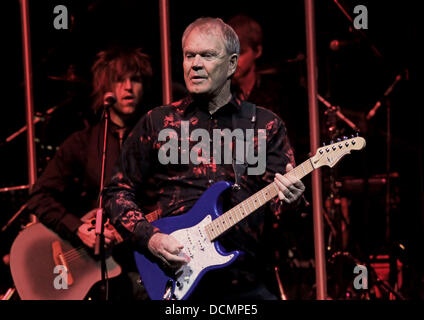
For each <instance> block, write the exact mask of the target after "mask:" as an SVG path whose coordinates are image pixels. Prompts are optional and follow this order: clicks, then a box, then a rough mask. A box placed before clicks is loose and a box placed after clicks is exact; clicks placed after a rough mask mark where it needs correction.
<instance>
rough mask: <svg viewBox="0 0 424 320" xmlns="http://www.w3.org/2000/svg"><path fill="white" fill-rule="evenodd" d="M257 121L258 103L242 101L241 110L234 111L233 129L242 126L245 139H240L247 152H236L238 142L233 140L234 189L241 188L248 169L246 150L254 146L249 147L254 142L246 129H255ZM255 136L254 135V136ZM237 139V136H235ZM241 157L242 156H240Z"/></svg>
mask: <svg viewBox="0 0 424 320" xmlns="http://www.w3.org/2000/svg"><path fill="white" fill-rule="evenodd" d="M255 123H256V105H255V104H253V103H250V102H247V101H242V102H241V112H238V113H236V112H234V113H233V114H232V124H233V130H235V129H236V128H240V129H242V130H243V133H244V141H240V142H241V143H243V144H244V148H245V149H244V150H245V152H244V153H243V154H240V152H238V153H237V152H236V146H237V144H236V143H234V142H236V141H234V140H233V170H234V180H235V181H234V185H233V190H235V191H238V190H240V182H241V177H242V176H243V174H244V173H245V172H246V169H247V165H248V164H247V161H246V157H245V154H246V150H253V148H249V147H248V144H249V143H253V141H251V139H248V137H247V131H246V129H254V128H255ZM252 138H253V137H252ZM235 139H236V138H235ZM246 142H247V143H246ZM240 157H241V158H240Z"/></svg>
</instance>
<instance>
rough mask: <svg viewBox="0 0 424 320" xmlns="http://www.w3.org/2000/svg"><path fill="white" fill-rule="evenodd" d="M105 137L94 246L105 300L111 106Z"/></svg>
mask: <svg viewBox="0 0 424 320" xmlns="http://www.w3.org/2000/svg"><path fill="white" fill-rule="evenodd" d="M103 114H104V136H103V152H102V171H101V175H100V192H99V205H98V208H97V214H96V229H95V230H96V243H95V246H94V255H96V256H99V258H100V265H101V286H100V287H101V293H102V298H103V299H104V300H107V299H108V283H107V281H106V272H107V271H106V256H105V245H104V244H105V242H104V223H103V208H102V201H103V189H104V178H105V167H106V152H107V135H108V126H109V105H105V108H104V112H103Z"/></svg>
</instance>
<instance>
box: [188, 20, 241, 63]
mask: <svg viewBox="0 0 424 320" xmlns="http://www.w3.org/2000/svg"><path fill="white" fill-rule="evenodd" d="M211 27H212V28H211ZM213 27H218V28H219V30H220V31H221V33H222V36H223V38H224V45H225V49H226V50H227V53H228V54H233V53H237V54H238V55H240V41H239V38H238V36H237V33H236V32H235V31H234V29H233V28H231V27H230V26H229V25H228V24H226V23H225V22H224V21H222V19H220V18H211V17H202V18H198V19H196V20H195V21H194V22H192V23H191V24H190V25H189V26H188V27H187V28H186V29H185V31H184V33H183V37H182V47H183V48H184V42H185V40H186V38H187V36H188V35H189V34H190V32H191V31H193V29H195V28H200V29H201V30H202V31H203V30H205V31H209V32H211V30H214V28H213Z"/></svg>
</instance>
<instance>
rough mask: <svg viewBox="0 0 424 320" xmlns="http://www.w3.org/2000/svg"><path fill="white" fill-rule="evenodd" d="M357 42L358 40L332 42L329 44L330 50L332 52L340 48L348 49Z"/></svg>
mask: <svg viewBox="0 0 424 320" xmlns="http://www.w3.org/2000/svg"><path fill="white" fill-rule="evenodd" d="M358 42H359V39H354V40H337V39H335V40H333V41H331V42H330V49H331V50H332V51H338V50H340V48H344V47H348V46H350V45H354V44H356V43H358Z"/></svg>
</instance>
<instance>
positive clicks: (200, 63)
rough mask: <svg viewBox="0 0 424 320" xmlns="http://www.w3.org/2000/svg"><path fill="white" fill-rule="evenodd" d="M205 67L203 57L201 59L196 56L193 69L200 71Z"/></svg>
mask: <svg viewBox="0 0 424 320" xmlns="http://www.w3.org/2000/svg"><path fill="white" fill-rule="evenodd" d="M202 67H203V61H202V57H200V55H198V54H197V55H196V56H195V57H194V59H193V64H192V68H193V69H194V70H199V69H201V68H202Z"/></svg>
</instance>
